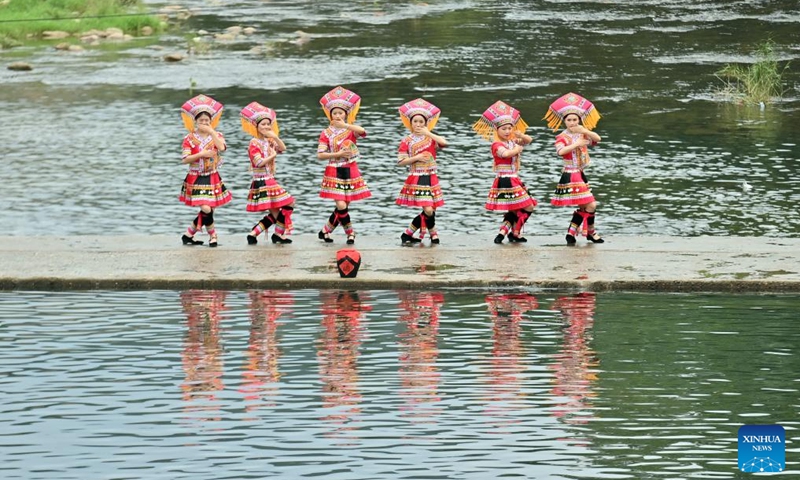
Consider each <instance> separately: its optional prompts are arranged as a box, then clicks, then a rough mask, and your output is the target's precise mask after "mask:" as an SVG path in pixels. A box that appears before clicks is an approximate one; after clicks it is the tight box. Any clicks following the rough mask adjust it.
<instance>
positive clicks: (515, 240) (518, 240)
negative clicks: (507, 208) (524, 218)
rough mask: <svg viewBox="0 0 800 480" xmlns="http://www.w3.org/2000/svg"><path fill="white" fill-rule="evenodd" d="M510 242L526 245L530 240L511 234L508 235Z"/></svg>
mask: <svg viewBox="0 0 800 480" xmlns="http://www.w3.org/2000/svg"><path fill="white" fill-rule="evenodd" d="M508 241H509V242H512V243H526V242H527V241H528V239H527V238H525V237H518V236H516V235H514V233H513V232H511V233H509V234H508Z"/></svg>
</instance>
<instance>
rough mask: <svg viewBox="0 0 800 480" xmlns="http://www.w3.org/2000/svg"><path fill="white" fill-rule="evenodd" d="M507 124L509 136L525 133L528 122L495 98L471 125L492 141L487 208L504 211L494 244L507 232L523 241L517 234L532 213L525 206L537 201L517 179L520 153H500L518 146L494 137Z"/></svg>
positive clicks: (515, 110)
mask: <svg viewBox="0 0 800 480" xmlns="http://www.w3.org/2000/svg"><path fill="white" fill-rule="evenodd" d="M507 124H511V125H512V126H513V128H514V130H513V132H512V136H515V135H516V134H520V135H521V134H524V133H525V130H526V129H527V128H528V124H527V123H525V121H524V120H523V119H522V117H521V116H520V113H519V111H518V110H517V109H515V108H513V107H511V106H509V105H507V104H506V103H504V102H501V101H497V102H495V103H494V105H492V106H491V107H489V108H488V109H486V111H485V112H483V115H482V116H481V118H480V120H478V121H477V122H475V124H474V125H473V126H472V129H473V130H475V132H476V133H477V134H478V135H480V136H481V137H483V138H484V139H486V140H490V141H492V158H493V160H494V164H493V170H494V173H495V179H494V183H493V184H492V188H491V189H490V190H489V197H488V199H487V200H486V209H487V210H492V211H504V212H506V214H505V216H504V217H503V223H502V224H501V225H500V232H499V233H498V235H497V237H495V240H494V242H495V243H501V242H502V241H503V237H505V236H506V235H508V239H509V241H512V242H526V241H527V240H526V239H525V238H522V237H520V234H521V233H522V227H523V226H524V225H525V222H526V221H527V220H528V217H530V215H531V212H528V211H526V210H525V208H528V207H531V206H532V207H536V205H537V204H538V202H537V201H536V199H535V198H533V197H532V196H531V195H530V194H529V193H528V189H527V188H526V187H525V184H523V183H522V180H520V178H519V175H518V172H517V169H518V168H519V167H518V163H519V158H520V156H519V155H517V156H514V157H509V158H502V157H500V155H499V153H500V149H501V148H503V149H512V148H514V147H516V146H517V144H516V143H515V142H514V141H513V140H512V139H510V140H508V141H505V142H504V141H502V140H500V138H499V137H498V136H497V129H498V128H500V127H502V126H503V125H507Z"/></svg>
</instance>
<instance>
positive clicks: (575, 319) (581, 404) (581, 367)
mask: <svg viewBox="0 0 800 480" xmlns="http://www.w3.org/2000/svg"><path fill="white" fill-rule="evenodd" d="M595 304H596V301H595V294H594V293H588V292H584V293H579V294H577V295H574V296H570V297H560V298H559V299H557V300H556V301H555V303H554V304H553V307H552V308H553V310H558V311H560V312H561V313H562V314H563V316H564V317H563V318H564V346H563V348H562V349H561V352H559V353H558V354H556V356H555V358H556V363H555V364H554V365H553V367H552V368H553V369H554V370H555V386H554V387H553V389H552V393H553V395H556V396H558V397H560V398H561V399H562V401H561V403H559V404H558V406H557V408H555V409H554V410H553V414H554V415H555V416H556V417H558V418H560V419H561V420H562V421H564V422H565V423H570V424H583V423H586V422H588V421H589V420H590V419H591V416H590V415H591V414H590V412H589V411H588V409H589V408H590V406H591V405H590V398H591V397H594V396H595V394H594V392H593V391H592V383H593V382H594V381H595V380H597V375H596V374H595V372H594V368H595V367H597V358H596V356H595V353H594V351H593V350H592V349H591V347H590V346H589V343H590V342H591V340H592V327H593V325H594V311H595Z"/></svg>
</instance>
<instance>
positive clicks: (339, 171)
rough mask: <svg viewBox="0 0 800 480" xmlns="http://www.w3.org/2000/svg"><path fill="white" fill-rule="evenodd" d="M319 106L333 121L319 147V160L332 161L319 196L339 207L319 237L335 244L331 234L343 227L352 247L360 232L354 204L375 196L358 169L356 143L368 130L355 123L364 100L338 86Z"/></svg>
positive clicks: (321, 137)
mask: <svg viewBox="0 0 800 480" xmlns="http://www.w3.org/2000/svg"><path fill="white" fill-rule="evenodd" d="M319 103H320V105H322V110H323V111H324V112H325V116H326V117H328V120H329V121H330V125H329V126H328V128H326V129H325V130H323V131H322V133H321V134H320V136H319V145H318V146H317V158H319V159H320V160H327V161H328V165H327V166H326V167H325V174H324V176H323V177H322V188H321V189H320V192H319V196H320V197H322V198H329V199H331V200H333V201H334V202H335V203H336V208H335V209H334V210H333V213H331V215H330V217H329V218H328V222H327V223H326V224H325V225H324V226H323V227H322V230H320V231H319V234H318V236H319V239H320V240H324V241H325V242H326V243H331V242H333V238H331V233H332V232H333V231H334V229H336V227H337V226H338V225H339V224H341V225H342V228H344V233H345V235H347V244H348V245H352V244H354V243H356V232H355V229H354V228H353V224H352V222H351V220H350V202H355V201H359V200H364V199H366V198H369V197H371V196H372V193H371V192H370V191H369V188H368V187H367V182H365V181H364V179H363V178H362V177H361V171H360V170H359V169H358V160H359V158H360V154H359V152H358V147H357V146H356V141H357V140H358V138H360V137H366V136H367V131H366V130H364V129H363V128H362V127H360V126H358V125H356V124H355V123H354V122H355V121H356V115H358V109H359V108H360V107H361V97H359V96H358V95H357V94H356V93H355V92H351V91H350V90H348V89H346V88H344V87H336V88H334V89H333V90H331V91H330V92H328V93H326V94H325V96H323V97H322V98H321V99H320V101H319Z"/></svg>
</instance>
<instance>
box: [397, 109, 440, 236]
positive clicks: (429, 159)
mask: <svg viewBox="0 0 800 480" xmlns="http://www.w3.org/2000/svg"><path fill="white" fill-rule="evenodd" d="M439 114H441V110H440V109H439V108H438V107H437V106H435V105H433V104H432V103H430V102H428V101H426V100H423V99H421V98H418V99H416V100H412V101H410V102H408V103H406V104H404V105H403V106H401V107H400V120H401V121H402V122H403V125H405V127H406V128H408V129H409V130H411V132H412V133H411V134H409V135H407V136H406V137H405V138H403V140H402V141H401V142H400V148H399V150H398V159H399V160H400V161H402V160H405V159H407V158H409V157H413V156H416V155H419V154H423V155H424V156H425V160H423V161H421V162H414V163H412V164H411V165H409V170H410V171H409V175H408V178H407V179H406V182H405V184H404V185H403V188H402V189H401V190H400V195H399V196H398V197H397V200H395V203H397V204H398V205H403V206H406V207H431V208H433V209H434V211H433V213H432V214H431V215H430V216H428V215H426V214H425V211H424V210H423V211H422V212H420V214H419V215H417V216H416V217H414V220H412V221H411V225H409V227H408V228H407V229H406V231H405V232H403V234H402V235H401V236H400V239H401V240H402V241H403V243H418V242H419V241H420V240H421V239H422V238H424V237H425V230H426V229H427V230H428V231H429V232H430V234H431V243H439V236H438V235H437V233H436V209H437V208H439V207H441V206H442V205H444V196H443V195H442V187H441V186H440V185H439V177H438V176H437V175H436V152H437V150H439V148H442V147H440V146H439V144H437V143H436V142H435V141H434V140H433V139H432V138H429V137H426V136H425V135H416V134H415V133H413V127H412V126H411V119H412V118H413V117H415V116H417V115H422V117H423V118H424V119H425V122H426V126H427V128H428V130H433V128H434V127H435V126H436V122H438V121H439ZM417 230H419V231H420V238H419V239H416V238H414V233H415V232H416V231H417Z"/></svg>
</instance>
